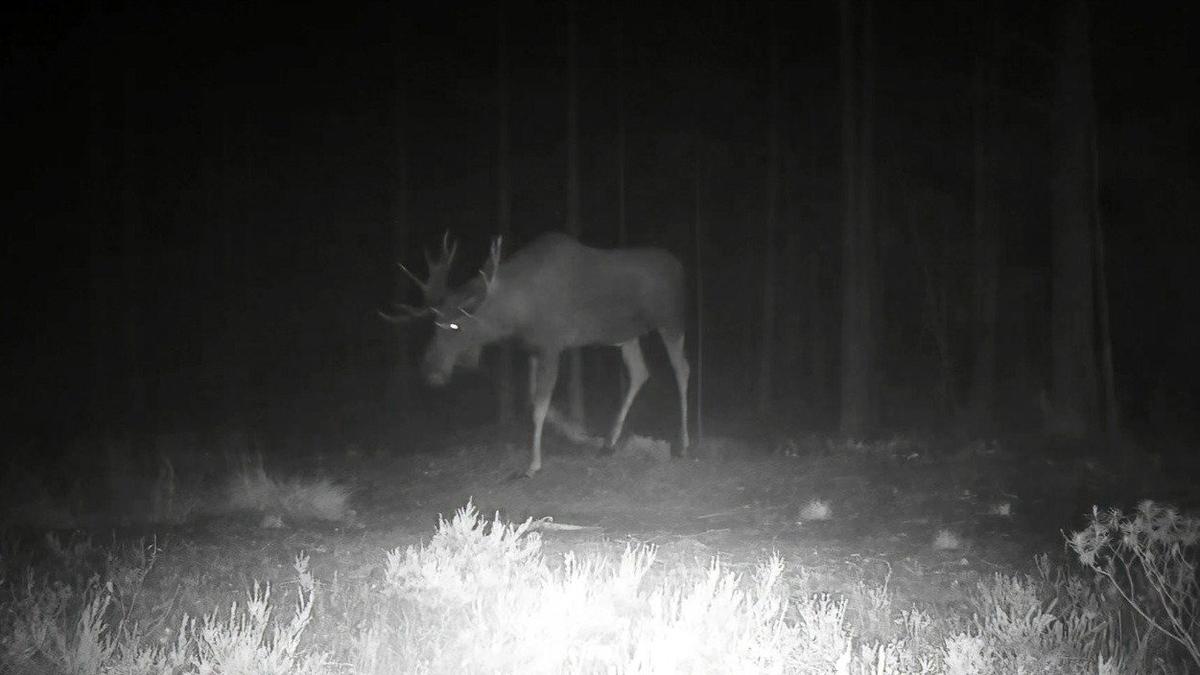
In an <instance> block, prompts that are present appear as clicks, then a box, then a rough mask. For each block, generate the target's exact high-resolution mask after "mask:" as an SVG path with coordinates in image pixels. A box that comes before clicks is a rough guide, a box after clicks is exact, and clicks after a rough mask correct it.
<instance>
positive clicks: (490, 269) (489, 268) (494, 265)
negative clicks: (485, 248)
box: [479, 236, 504, 294]
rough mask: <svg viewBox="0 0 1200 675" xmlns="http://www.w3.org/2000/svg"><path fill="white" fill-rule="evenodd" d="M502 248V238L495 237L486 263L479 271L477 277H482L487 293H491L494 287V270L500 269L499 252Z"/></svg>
mask: <svg viewBox="0 0 1200 675" xmlns="http://www.w3.org/2000/svg"><path fill="white" fill-rule="evenodd" d="M503 247H504V237H502V236H497V237H496V238H494V239H492V250H491V253H489V254H488V259H487V262H485V263H484V264H483V268H482V269H480V270H479V276H481V277H483V287H484V288H485V289H486V292H487V293H489V294H490V293H491V292H492V289H494V288H495V287H496V270H498V269H500V251H501V249H502V248H503Z"/></svg>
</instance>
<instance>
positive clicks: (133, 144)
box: [120, 55, 147, 434]
mask: <svg viewBox="0 0 1200 675" xmlns="http://www.w3.org/2000/svg"><path fill="white" fill-rule="evenodd" d="M130 57H131V58H132V55H130ZM124 67H125V71H124V74H123V78H124V79H123V94H124V111H123V112H124V118H123V120H122V126H121V153H122V155H121V208H120V213H121V260H122V266H121V277H122V300H123V303H124V304H123V307H122V312H121V314H122V316H121V321H122V328H123V333H122V338H123V341H124V347H125V354H124V359H122V361H123V365H124V367H125V372H124V375H125V385H126V389H125V396H126V399H125V410H124V412H125V420H124V421H125V433H127V434H133V433H135V431H137V430H138V429H137V427H138V426H139V425H141V424H144V422H145V419H146V412H147V411H146V405H147V401H146V379H145V378H146V373H145V369H144V363H143V362H142V353H143V350H142V337H143V336H142V307H141V299H142V298H141V289H142V288H144V284H143V282H142V279H141V278H140V277H141V274H142V271H143V270H142V261H143V251H142V242H141V239H140V237H141V236H142V235H143V230H144V229H145V228H144V226H143V222H142V216H143V212H142V207H143V204H142V198H141V191H142V166H141V164H142V162H143V161H144V157H143V154H142V138H141V134H142V129H141V126H140V124H135V120H137V121H141V120H142V117H141V115H138V114H137V111H138V110H139V107H138V105H137V104H136V103H135V102H134V91H135V86H136V82H135V79H134V78H135V74H134V72H133V65H132V62H130V61H127V62H126V63H125V64H124Z"/></svg>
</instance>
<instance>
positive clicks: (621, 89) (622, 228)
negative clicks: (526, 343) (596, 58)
mask: <svg viewBox="0 0 1200 675" xmlns="http://www.w3.org/2000/svg"><path fill="white" fill-rule="evenodd" d="M625 162H626V158H625V12H624V7H623V6H622V5H620V4H618V5H617V245H618V246H628V245H629V231H628V227H629V226H628V224H627V222H626V216H625ZM622 372H624V371H622Z"/></svg>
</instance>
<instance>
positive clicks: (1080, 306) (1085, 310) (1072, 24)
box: [1050, 0, 1099, 437]
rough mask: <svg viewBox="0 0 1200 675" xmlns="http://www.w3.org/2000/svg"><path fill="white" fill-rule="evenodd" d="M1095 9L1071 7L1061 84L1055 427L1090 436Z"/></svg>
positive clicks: (1093, 407)
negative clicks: (1091, 25)
mask: <svg viewBox="0 0 1200 675" xmlns="http://www.w3.org/2000/svg"><path fill="white" fill-rule="evenodd" d="M1090 64H1091V55H1090V50H1089V45H1088V17H1087V9H1086V7H1085V6H1084V4H1083V2H1082V1H1081V0H1074V1H1073V2H1071V3H1069V4H1068V7H1067V9H1066V11H1065V12H1064V15H1063V23H1062V43H1061V45H1060V51H1059V53H1058V55H1057V69H1056V70H1057V73H1056V82H1055V84H1056V86H1055V92H1054V134H1053V136H1054V139H1055V141H1054V146H1053V157H1054V179H1053V200H1052V212H1051V217H1052V221H1053V226H1054V263H1053V274H1054V277H1053V288H1052V293H1051V295H1052V299H1051V312H1052V316H1051V355H1052V363H1053V366H1052V392H1051V397H1052V400H1051V406H1050V411H1051V414H1052V417H1053V419H1052V420H1051V429H1050V430H1051V431H1052V432H1053V433H1056V434H1061V435H1065V436H1070V437H1083V436H1085V435H1086V434H1088V433H1089V432H1092V431H1095V430H1096V428H1097V421H1098V417H1099V415H1098V412H1099V405H1098V403H1099V402H1098V400H1097V399H1098V396H1097V395H1098V390H1097V387H1098V381H1097V380H1098V378H1097V374H1096V336H1095V320H1096V314H1095V303H1094V298H1095V286H1094V284H1093V275H1094V273H1095V265H1094V263H1093V255H1094V241H1093V229H1092V223H1093V222H1094V221H1093V208H1094V206H1095V203H1094V200H1093V198H1092V194H1091V191H1092V189H1093V177H1092V173H1091V172H1093V171H1095V167H1094V166H1092V151H1091V147H1090V142H1091V135H1092V134H1093V133H1094V124H1095V117H1094V110H1093V103H1092V101H1093V98H1092V73H1091V65H1090Z"/></svg>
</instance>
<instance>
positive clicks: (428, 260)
mask: <svg viewBox="0 0 1200 675" xmlns="http://www.w3.org/2000/svg"><path fill="white" fill-rule="evenodd" d="M457 252H458V241H457V240H455V241H451V240H450V231H449V230H447V231H446V232H445V233H444V234H442V253H441V255H440V256H439V257H438V259H437V260H434V259H433V257H432V256H430V255H429V249H423V253H424V254H425V267H426V268H427V269H428V270H429V277H428V278H427V279H426V280H425V281H421V280H420V279H419V278H417V275H415V274H413V273H412V272H410V271H409V269H408V268H407V267H405V266H404V263H399V262H398V263H396V266H397V267H399V268H400V271H402V272H404V273H405V274H406V275H408V278H409V279H412V280H413V283H415V284H416V285H417V288H420V289H421V295H422V296H423V297H424V298H425V304H426V306H429V307H432V306H434V305H436V304H438V303H439V302H441V301H442V299H443V298H445V297H446V291H447V288H446V279H447V277H449V275H450V266H451V264H453V263H454V254H455V253H457Z"/></svg>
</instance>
